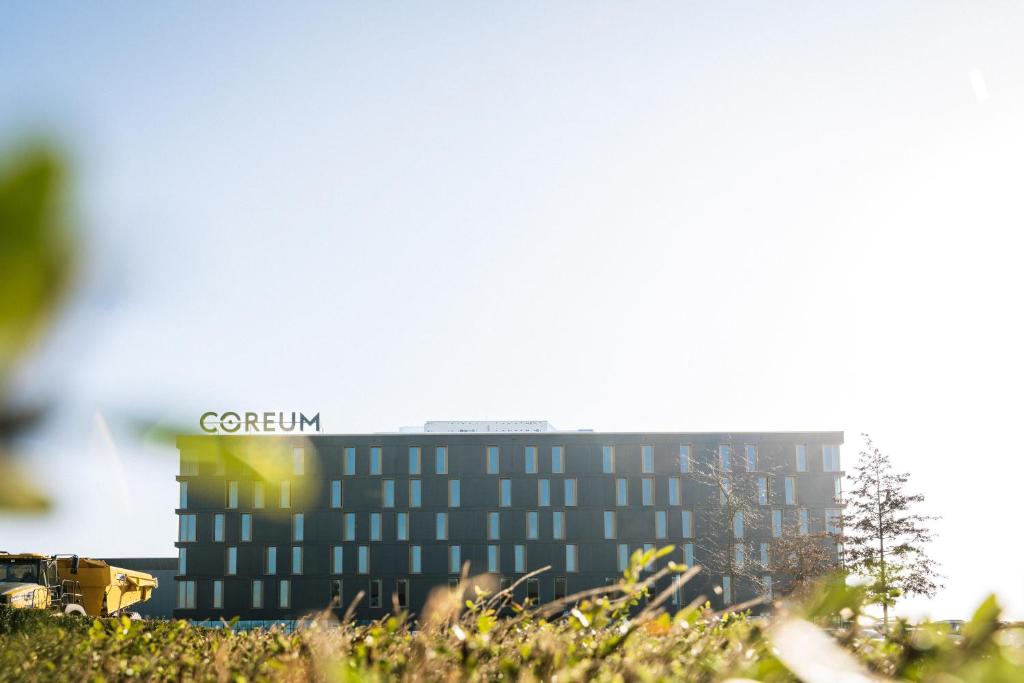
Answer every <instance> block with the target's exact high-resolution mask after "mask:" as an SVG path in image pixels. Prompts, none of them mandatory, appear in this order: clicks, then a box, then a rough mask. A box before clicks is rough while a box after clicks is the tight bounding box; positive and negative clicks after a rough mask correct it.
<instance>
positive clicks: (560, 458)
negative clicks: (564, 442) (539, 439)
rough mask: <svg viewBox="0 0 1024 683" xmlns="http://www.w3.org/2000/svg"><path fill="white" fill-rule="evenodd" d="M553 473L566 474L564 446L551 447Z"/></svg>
mask: <svg viewBox="0 0 1024 683" xmlns="http://www.w3.org/2000/svg"><path fill="white" fill-rule="evenodd" d="M551 471H552V472H553V473H554V474H561V473H563V472H565V447H564V446H552V447H551Z"/></svg>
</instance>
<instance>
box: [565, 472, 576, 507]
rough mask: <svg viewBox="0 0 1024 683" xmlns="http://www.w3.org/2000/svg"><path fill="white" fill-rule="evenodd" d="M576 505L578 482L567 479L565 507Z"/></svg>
mask: <svg viewBox="0 0 1024 683" xmlns="http://www.w3.org/2000/svg"><path fill="white" fill-rule="evenodd" d="M575 505H576V480H575V479H566V480H565V506H566V507H573V506H575Z"/></svg>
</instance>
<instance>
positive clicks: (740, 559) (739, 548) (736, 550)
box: [732, 543, 747, 569]
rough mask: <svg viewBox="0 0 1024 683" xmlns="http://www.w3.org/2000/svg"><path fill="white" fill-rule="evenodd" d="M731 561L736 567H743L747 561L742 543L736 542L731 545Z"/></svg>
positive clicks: (745, 550)
mask: <svg viewBox="0 0 1024 683" xmlns="http://www.w3.org/2000/svg"><path fill="white" fill-rule="evenodd" d="M732 555H733V557H732V563H733V566H735V567H736V569H743V566H744V565H745V564H746V562H747V549H746V547H744V545H743V544H742V543H737V544H735V545H734V546H733V552H732Z"/></svg>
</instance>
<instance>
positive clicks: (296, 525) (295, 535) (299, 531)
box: [292, 512, 306, 542]
mask: <svg viewBox="0 0 1024 683" xmlns="http://www.w3.org/2000/svg"><path fill="white" fill-rule="evenodd" d="M305 536H306V516H305V515H304V514H303V513H301V512H297V513H295V514H294V515H292V540H293V541H300V542H301V541H303V540H304V539H305Z"/></svg>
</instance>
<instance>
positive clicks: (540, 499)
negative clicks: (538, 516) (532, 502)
mask: <svg viewBox="0 0 1024 683" xmlns="http://www.w3.org/2000/svg"><path fill="white" fill-rule="evenodd" d="M549 505H551V480H550V479H538V480H537V506H538V507H547V506H549Z"/></svg>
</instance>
